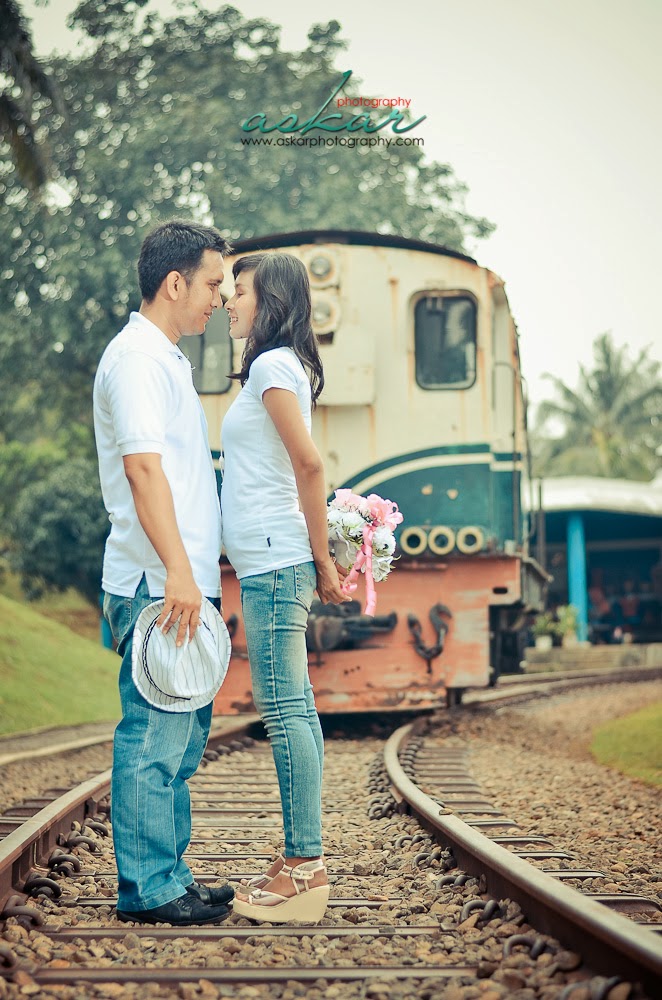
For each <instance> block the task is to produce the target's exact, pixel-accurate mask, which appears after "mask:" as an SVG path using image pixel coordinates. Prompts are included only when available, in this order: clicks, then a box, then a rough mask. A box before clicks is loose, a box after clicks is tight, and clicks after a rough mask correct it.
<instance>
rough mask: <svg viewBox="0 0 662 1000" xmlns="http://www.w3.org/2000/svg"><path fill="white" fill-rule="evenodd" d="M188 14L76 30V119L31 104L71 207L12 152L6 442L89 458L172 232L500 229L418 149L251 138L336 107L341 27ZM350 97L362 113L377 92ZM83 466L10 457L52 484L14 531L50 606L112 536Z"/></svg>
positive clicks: (102, 9) (76, 20)
mask: <svg viewBox="0 0 662 1000" xmlns="http://www.w3.org/2000/svg"><path fill="white" fill-rule="evenodd" d="M4 2H5V6H7V4H9V5H11V3H12V0H4ZM2 4H3V0H0V5H2ZM14 7H15V4H14ZM182 7H183V4H179V5H177V8H178V11H179V15H178V16H177V17H174V18H172V19H171V20H162V19H161V18H160V17H159V16H158V15H157V14H155V13H153V12H152V11H151V10H150V0H83V2H82V3H80V4H79V6H78V8H77V9H76V11H75V12H74V14H73V15H72V16H71V19H70V24H71V25H72V26H73V27H76V28H78V29H80V30H81V31H82V32H83V33H84V34H85V36H86V42H85V44H84V45H83V46H82V47H81V49H80V52H79V53H77V54H76V55H75V56H72V57H66V58H65V57H58V58H55V59H53V60H52V61H51V62H50V63H49V64H48V66H47V69H48V72H49V74H50V78H51V79H53V80H54V81H55V83H56V84H57V86H58V89H59V92H60V93H61V94H62V100H63V103H64V105H65V107H66V110H67V114H66V116H65V115H54V114H53V107H52V101H51V96H49V93H50V92H48V91H46V89H45V86H46V85H45V83H44V84H43V85H42V87H41V89H40V90H39V92H38V94H37V95H36V97H35V100H34V102H33V104H32V107H31V113H32V115H33V116H34V118H35V120H37V121H38V122H39V123H40V127H41V126H43V125H44V123H45V122H48V129H49V144H50V147H51V149H52V159H53V162H54V163H56V164H57V165H58V169H59V170H60V175H59V177H58V178H56V179H57V180H58V181H59V184H60V187H61V190H62V197H61V199H60V200H59V201H56V200H55V198H54V197H52V196H51V194H50V192H49V194H47V195H45V196H44V197H42V198H39V199H36V198H34V197H33V196H32V195H31V192H30V188H29V185H28V182H27V180H26V178H23V179H21V177H19V176H17V171H16V167H15V164H14V161H13V156H12V155H11V150H10V148H9V146H8V145H7V143H4V144H2V143H0V246H2V248H3V263H2V265H0V278H1V279H2V280H0V444H2V443H3V441H4V443H5V444H10V443H11V442H13V441H19V442H21V443H22V445H25V446H28V445H29V444H30V442H32V441H35V440H40V439H43V438H46V439H52V440H59V441H62V440H64V438H66V437H67V435H68V434H70V429H71V428H80V429H81V432H80V440H79V442H78V446H79V447H78V451H76V452H74V454H78V455H85V454H86V453H87V449H88V448H90V447H91V446H92V430H91V427H92V405H91V403H92V383H93V378H94V374H95V371H96V367H97V363H98V360H99V357H100V356H101V353H102V351H103V348H104V347H105V345H106V344H107V343H108V341H109V340H110V339H111V338H112V337H113V336H114V335H115V334H116V333H117V331H118V330H119V329H120V327H121V326H122V325H123V324H124V322H125V320H126V318H127V314H128V311H129V309H130V308H131V307H134V308H135V307H137V305H138V303H139V295H138V289H137V280H136V274H135V263H136V260H137V257H138V252H139V248H140V244H141V242H142V239H143V237H144V235H145V233H146V232H147V231H148V230H149V229H150V228H152V227H153V226H154V225H156V224H158V223H159V222H161V221H163V220H164V219H167V218H172V217H173V216H174V215H178V216H188V217H192V218H195V219H198V220H200V221H204V222H213V223H215V224H216V225H217V226H218V227H219V228H220V229H221V230H222V231H223V233H224V235H225V236H226V237H228V238H230V239H237V238H240V237H250V236H253V235H256V234H267V233H272V232H280V231H291V230H294V229H306V228H311V229H313V228H348V229H366V230H374V231H378V232H394V233H399V234H402V235H404V236H411V237H417V238H421V239H427V240H430V241H433V242H438V243H443V244H446V245H447V246H448V247H451V248H454V249H457V250H465V249H466V244H467V242H468V241H472V240H475V239H479V238H481V237H483V236H486V235H488V234H489V233H490V232H491V230H492V228H493V227H492V225H491V223H489V222H488V221H487V220H485V219H481V218H475V217H473V216H471V215H469V214H468V213H466V212H465V210H464V194H465V188H464V186H463V185H462V184H461V183H460V182H459V181H458V180H457V179H456V178H455V176H454V174H453V171H452V169H451V167H450V166H448V165H447V164H440V163H427V162H425V161H424V157H423V150H422V149H421V148H420V147H419V146H416V145H402V146H397V147H396V146H391V147H386V146H377V147H374V148H354V149H350V148H343V147H339V146H335V145H334V146H326V145H324V146H322V145H320V146H317V147H306V148H300V147H297V146H285V145H283V146H280V145H272V146H269V147H265V146H256V145H250V144H245V142H244V141H242V140H246V138H247V134H246V133H245V132H243V131H242V129H241V123H242V122H244V121H245V120H246V119H247V118H248V117H249V116H251V115H253V114H256V113H259V112H261V111H264V112H267V113H268V114H269V117H270V119H271V118H272V116H278V115H280V114H282V115H286V114H289V113H291V112H293V111H296V112H297V113H298V114H299V115H308V114H314V112H315V111H317V110H318V109H319V108H320V107H321V106H322V104H323V103H324V102H325V101H326V100H327V98H328V97H329V95H330V94H331V93H332V91H333V89H334V88H335V87H336V86H337V84H338V82H339V80H340V79H341V76H342V72H343V71H344V70H346V69H347V68H348V67H347V66H346V65H344V64H342V65H341V66H340V68H339V67H338V62H339V60H340V58H341V53H342V52H343V50H344V48H345V43H344V41H343V40H342V37H341V34H340V25H339V24H338V22H337V21H330V22H329V23H328V24H322V25H313V27H312V28H311V29H310V31H309V33H308V42H307V46H306V48H305V49H303V50H302V51H300V52H285V51H283V50H282V49H281V48H280V39H279V32H280V29H279V28H278V26H277V25H275V24H273V23H272V22H271V21H268V20H266V19H264V18H255V19H246V18H244V17H243V16H242V14H240V12H239V11H238V10H236V9H235V8H234V7H231V6H226V7H223V8H222V9H220V10H216V11H208V10H205V9H202V7H201V6H199V5H198V4H197V3H193V4H190V5H188V9H186V10H184V11H182ZM0 9H3V8H2V7H1V6H0ZM35 88H36V85H35ZM26 93H27V91H26ZM344 93H345V94H346V95H347V96H353V95H354V96H359V95H360V93H361V91H360V86H359V82H358V81H357V80H355V79H352V80H351V81H350V83H349V84H348V85H347V86H346V88H345V91H344ZM433 112H434V108H425V109H421V113H426V114H428V115H432V114H433ZM85 435H86V437H85V438H84V436H85ZM63 436H64V437H63ZM83 438H84V439H83ZM65 451H66V454H67V456H68V457H67V463H68V464H63V465H62V466H60V467H59V468H58V469H57V470H55V471H54V472H52V473H49V474H48V475H45V474H44V472H45V470H43V469H42V470H38V469H36V468H35V465H34V463H32V460H31V453H30V451H29V449H28V450H27V451H25V450H23V451H21V452H20V453H19V452H15V451H10V452H7V455H6V461H7V463H10V464H11V463H14V464H15V463H19V464H20V465H21V469H22V470H23V471H24V472H26V471H27V472H29V473H30V475H32V474H33V471H32V470H34V476H35V479H34V481H32V482H31V484H30V485H28V486H26V488H25V489H24V490H23V492H22V493H21V494H20V496H19V498H18V500H17V503H16V507H15V511H14V516H13V520H12V522H11V523H12V529H11V537H12V539H13V561H14V565H15V566H16V567H17V568H18V569H19V570H20V572H21V573H22V575H23V579H24V581H25V583H26V586H28V588H29V589H30V591H31V592H32V593H36V592H37V591H38V589H39V588H43V587H53V586H54V587H62V586H66V585H68V584H71V585H73V586H76V587H78V589H79V590H81V592H82V593H85V594H86V595H87V596H88V597H90V599H91V600H94V599H95V595H96V592H97V591H98V586H99V569H100V565H101V554H102V547H103V537H104V535H105V529H106V527H107V525H106V520H105V515H103V512H102V508H101V497H100V492H99V487H98V482H97V480H96V473H95V471H94V468H93V466H92V465H91V464H89V463H88V464H87V465H86V464H85V463H84V462H83V464H80V462H79V461H78V459H77V460H76V461H75V462H72V461H70V459H71V454H72V452H71V449H70V448H69V447H68V445H67V446H66V447H65ZM81 461H82V459H81ZM21 463H22V464H21ZM12 467H14V466H12ZM73 470H76V473H75V477H74V478H72V474H73ZM0 471H1V469H0ZM74 486H75V489H74ZM67 490H69V492H67ZM72 491H73V492H72ZM81 498H83V499H81ZM13 506H14V505H13V504H12V507H13ZM86 510H87V513H86ZM74 513H75V515H76V516H75V517H74V516H73V514H74ZM70 515H71V516H70Z"/></svg>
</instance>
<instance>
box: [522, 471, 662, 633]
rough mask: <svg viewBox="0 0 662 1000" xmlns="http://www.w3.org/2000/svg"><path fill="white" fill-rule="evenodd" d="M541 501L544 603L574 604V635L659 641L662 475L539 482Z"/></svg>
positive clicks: (661, 620) (661, 627)
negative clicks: (548, 576) (549, 577)
mask: <svg viewBox="0 0 662 1000" xmlns="http://www.w3.org/2000/svg"><path fill="white" fill-rule="evenodd" d="M542 506H543V510H544V512H545V514H544V532H545V539H544V550H545V564H546V566H545V568H546V569H547V571H548V572H549V573H550V574H551V575H552V576H553V580H552V582H551V583H550V586H549V601H548V603H549V606H550V607H551V608H554V607H555V606H557V605H559V604H574V605H575V607H576V608H577V609H578V611H579V623H580V627H579V635H578V638H579V639H580V640H583V639H587V638H588V639H590V640H591V641H592V642H618V641H622V640H623V639H625V641H632V642H661V641H662V474H658V476H657V477H656V479H655V480H653V482H651V483H641V482H632V481H629V480H624V479H603V478H598V477H589V476H562V477H559V478H554V479H545V480H543V481H542ZM538 541H540V539H539V540H538Z"/></svg>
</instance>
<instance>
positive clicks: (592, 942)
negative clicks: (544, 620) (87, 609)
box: [0, 672, 662, 1000]
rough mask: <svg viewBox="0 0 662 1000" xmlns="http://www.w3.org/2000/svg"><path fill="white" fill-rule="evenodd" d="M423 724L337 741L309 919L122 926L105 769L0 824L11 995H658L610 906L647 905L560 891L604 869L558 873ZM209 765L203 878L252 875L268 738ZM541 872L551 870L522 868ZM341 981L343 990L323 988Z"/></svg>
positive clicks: (646, 958)
mask: <svg viewBox="0 0 662 1000" xmlns="http://www.w3.org/2000/svg"><path fill="white" fill-rule="evenodd" d="M647 676H650V673H649V672H647ZM612 679H613V678H612ZM427 725H428V723H427V720H425V719H422V720H419V721H417V722H415V723H411V724H409V725H407V726H405V727H401V728H400V729H399V730H397V731H396V732H395V733H394V734H393V735H392V736H391V738H390V739H389V741H388V743H387V744H386V747H385V748H379V749H378V745H377V741H372V744H371V745H364V744H365V741H363V742H362V743H358V742H357V741H352V740H345V741H343V740H339V741H329V744H328V746H329V751H330V752H329V755H328V762H329V763H328V768H327V774H330V778H331V793H330V794H327V796H326V808H327V825H331V826H332V833H331V836H330V838H329V837H327V841H328V843H329V854H328V860H329V871H330V881H331V882H332V899H331V904H330V907H329V910H328V911H327V916H326V917H325V918H324V921H323V922H322V923H321V924H319V925H316V926H304V925H292V926H278V927H270V926H268V925H259V926H256V925H253V924H250V923H249V922H248V921H245V920H240V919H238V918H236V917H232V918H230V920H228V921H227V922H226V923H224V924H220V925H218V926H214V927H201V928H190V929H186V931H183V930H182V929H181V928H177V929H173V928H169V927H142V926H137V925H136V926H131V925H127V924H119V923H118V922H117V921H116V919H115V918H114V916H113V909H114V900H115V893H116V875H115V871H114V860H113V855H112V849H111V847H110V839H109V837H108V835H107V834H108V832H109V823H108V815H107V806H108V802H107V796H108V791H109V779H110V774H109V772H104V773H103V774H100V775H97V776H95V777H93V778H91V779H89V780H88V781H87V782H85V783H84V784H83V785H81V786H79V787H78V788H77V789H72V790H70V791H67V792H64V793H63V794H62V795H59V796H58V797H55V796H56V795H57V790H54V791H53V792H52V793H51V795H50V797H51V798H52V801H48V802H46V801H43V802H42V801H39V800H34V801H33V802H32V803H26V804H25V805H24V806H23V807H17V808H16V810H15V815H14V817H13V819H12V818H11V817H10V818H9V821H8V820H7V817H3V818H2V819H0V836H2V835H4V840H2V841H0V906H1V907H2V916H1V917H0V919H2V920H4V921H5V931H4V940H3V942H2V943H1V944H0V963H4V969H3V970H2V974H3V975H4V977H5V978H6V979H7V981H8V989H9V990H10V991H11V990H12V989H14V990H17V991H19V990H20V991H23V992H25V991H26V990H27V992H28V993H29V992H31V991H32V992H35V991H42V990H46V991H47V990H48V987H49V986H51V985H58V986H60V987H62V986H63V985H67V984H85V983H87V984H90V987H91V985H92V984H95V988H100V987H101V985H102V984H104V983H106V984H114V985H115V987H117V985H118V984H119V985H120V986H122V985H125V984H127V983H136V984H147V983H150V984H158V986H159V988H160V989H165V990H168V989H173V990H176V989H177V988H179V987H181V985H182V984H191V988H194V987H195V984H197V986H198V989H200V990H202V991H203V995H204V990H205V989H206V990H207V991H208V995H209V996H212V995H217V994H216V993H213V994H212V993H211V992H209V991H210V990H211V989H213V985H212V984H222V983H243V984H247V983H258V984H259V983H265V984H268V983H278V982H281V983H290V984H291V983H293V982H294V983H297V982H298V983H308V984H310V986H309V989H310V990H311V991H312V992H311V994H310V995H311V996H314V992H315V990H317V991H320V992H319V996H320V997H321V996H324V995H329V996H333V995H336V996H343V997H350V996H354V995H356V996H357V997H358V996H363V995H365V994H364V993H361V992H356V993H354V992H352V990H359V991H360V990H361V989H364V988H365V986H366V983H369V982H373V985H372V986H371V987H370V989H371V992H370V996H371V997H375V998H379V996H380V993H379V989H380V984H383V986H384V994H383V995H384V996H387V994H388V996H398V995H400V994H398V992H397V991H398V990H401V991H403V992H402V993H401V995H402V997H409V996H415V995H416V993H415V992H413V991H415V990H416V989H420V988H421V984H422V983H425V982H430V981H431V980H432V981H441V982H446V981H456V982H457V983H458V984H460V985H462V984H464V985H467V984H475V983H476V982H477V981H478V980H480V979H481V978H486V979H490V980H492V982H493V984H494V990H493V991H492V992H493V993H494V995H496V996H507V995H508V992H509V991H510V992H514V991H515V990H516V989H519V988H523V987H525V986H534V987H535V989H536V991H537V993H536V995H540V996H544V997H545V998H547V997H550V998H551V997H556V996H558V997H559V998H561V997H564V998H565V997H572V993H573V992H575V991H576V990H578V989H580V988H589V989H590V991H591V992H590V994H585V995H590V997H591V1000H593V998H594V997H595V998H602V997H607V996H609V997H610V1000H613V997H615V996H618V997H619V998H622V997H626V996H629V995H632V996H633V997H634V996H642V995H643V993H642V988H643V990H645V991H646V992H647V994H648V995H649V996H650V997H654V996H656V995H657V989H658V987H659V983H660V981H662V941H661V940H660V938H659V937H658V936H657V935H656V934H655V933H654V932H653V930H651V929H650V927H645V926H640V925H639V924H635V923H633V922H632V921H629V920H627V919H626V918H625V917H623V916H621V915H619V914H617V913H614V912H612V911H611V910H610V909H608V908H607V906H606V905H605V904H611V905H615V904H616V905H620V906H623V907H626V908H628V907H629V908H630V909H631V910H633V911H634V914H635V916H637V915H639V914H640V913H641V912H642V910H644V909H645V908H646V907H649V906H651V905H653V904H652V903H651V902H650V901H649V900H642V899H641V898H639V897H637V898H632V897H628V896H621V897H619V899H620V903H619V902H618V901H617V900H615V899H603V900H602V901H601V902H599V901H598V900H597V899H595V898H590V897H587V896H586V895H580V893H579V892H578V891H577V889H574V888H570V887H568V885H567V884H566V883H567V880H568V879H572V881H574V882H576V883H584V884H586V885H590V881H591V879H593V878H599V877H600V876H601V874H602V873H600V872H589V871H583V870H575V871H574V872H573V873H572V875H569V874H568V872H569V871H572V869H569V868H568V867H563V868H561V866H560V863H559V861H560V859H559V854H560V853H561V852H556V851H555V850H554V848H553V845H550V844H549V842H548V841H546V839H545V838H543V837H540V836H536V835H533V834H530V833H528V832H526V831H520V830H517V829H516V823H515V822H514V820H512V819H511V818H509V817H506V816H504V815H503V813H500V812H499V810H497V809H496V808H495V807H494V806H493V805H492V804H491V802H490V801H489V800H488V799H486V798H485V797H484V796H483V794H482V792H481V791H480V788H479V787H478V786H477V785H476V783H475V781H474V779H473V778H472V777H471V776H470V774H468V773H467V771H466V766H465V761H464V759H463V758H464V753H463V751H462V748H458V747H448V746H444V744H443V743H441V742H440V741H439V739H438V738H436V737H435V735H434V733H427V732H426V727H427ZM377 750H378V752H376V751H377ZM206 757H207V765H206V767H204V768H203V769H201V770H200V771H199V772H198V774H197V775H196V776H195V778H194V779H193V780H192V781H191V783H190V784H191V789H192V798H193V804H194V839H193V842H192V844H191V849H190V858H191V865H192V866H195V867H194V870H195V871H196V878H197V879H198V880H199V881H208V882H213V881H215V880H216V879H217V878H218V877H219V874H220V876H221V877H224V878H231V879H236V880H238V879H240V878H242V877H245V876H247V875H252V874H256V873H257V872H259V871H260V870H262V869H263V868H264V867H265V866H266V864H268V862H269V860H270V859H271V857H272V851H273V845H274V843H276V842H277V839H278V836H279V826H280V815H279V804H278V798H277V795H276V793H275V789H276V784H275V771H274V769H273V765H272V762H271V757H270V753H269V749H268V746H267V745H266V744H264V743H255V742H254V741H252V740H251V739H250V737H248V736H247V735H245V734H242V733H241V732H240V731H238V730H237V731H235V732H232V733H225V734H218V735H217V736H216V737H215V738H214V740H213V741H211V742H210V745H209V747H208V750H207V755H206ZM366 783H367V788H366ZM237 789H241V790H242V797H241V801H237ZM21 809H22V810H23V815H21ZM35 810H37V811H36V812H35ZM31 811H32V813H34V814H33V815H31V816H27V817H26V816H25V813H29V812H31ZM366 816H367V817H368V819H366ZM334 817H336V826H335V827H333V818H334ZM3 824H4V825H3ZM19 824H20V825H19ZM334 830H335V832H334ZM373 831H374V832H373ZM478 831H480V832H478ZM486 833H487V834H489V835H490V837H491V839H488V837H487V836H485V834H486ZM366 842H367V846H366ZM541 864H542V865H544V866H545V867H548V868H550V869H551V870H550V871H546V872H545V871H540V870H539V869H538V868H535V867H533V866H534V865H541ZM563 864H564V866H567V864H568V857H567V855H566V857H565V858H563ZM603 895H604V894H603ZM30 896H32V897H33V898H29V897H30ZM490 897H491V898H490ZM534 927H535V930H534ZM26 928H27V930H26ZM556 938H559V939H560V940H561V941H562V942H563V944H559V943H558V941H557V940H555V939H556ZM580 956H581V957H580ZM589 969H590V970H591V972H589V971H588V970H589ZM592 973H595V974H596V976H594V977H592V978H591V975H592ZM587 977H588V980H587ZM621 980H627V981H631V982H632V983H638V984H640V986H634V987H632V988H631V989H630V988H629V987H628V985H627V982H621ZM201 983H202V985H200V984H201ZM338 983H343V984H344V985H343V987H342V993H335V994H334V993H333V989H334V987H335V988H336V989H337V988H338V987H337V984H338ZM389 983H390V985H388V984H389ZM587 983H588V986H587ZM205 984H209V985H208V986H205ZM352 984H355V985H354V986H352ZM490 985H492V984H490ZM81 988H84V987H81V986H79V987H78V989H79V991H80V989H81ZM616 989H619V990H620V993H618V994H612V993H610V991H613V990H616ZM329 991H331V992H329ZM504 991H505V992H504ZM488 992H489V991H488ZM9 995H10V996H11V995H12V994H11V992H10V993H9ZM18 995H19V993H18V992H16V996H18ZM77 995H81V994H80V992H79V993H78V994H77ZM83 995H85V994H83ZM90 995H92V994H90ZM94 995H98V994H94ZM109 995H110V994H109ZM159 995H160V996H166V995H169V994H167V993H160V994H159ZM172 995H173V996H174V995H175V993H173V994H172ZM195 995H197V994H195ZM266 995H267V994H265V996H266ZM578 995H579V994H578ZM72 996H73V994H72Z"/></svg>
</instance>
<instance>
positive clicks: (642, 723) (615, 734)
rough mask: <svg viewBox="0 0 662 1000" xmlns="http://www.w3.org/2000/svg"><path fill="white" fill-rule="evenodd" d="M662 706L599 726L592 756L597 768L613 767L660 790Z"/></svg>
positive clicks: (656, 705)
mask: <svg viewBox="0 0 662 1000" xmlns="http://www.w3.org/2000/svg"><path fill="white" fill-rule="evenodd" d="M660 734H662V702H655V703H654V704H652V705H647V706H646V708H642V709H641V710H640V711H638V712H634V713H633V714H632V715H624V716H621V718H619V719H612V721H611V722H608V723H606V724H605V725H604V726H600V727H599V728H598V729H596V730H595V732H594V733H593V740H592V743H591V753H592V754H593V756H594V757H595V759H596V760H597V761H599V763H600V764H605V765H606V766H607V767H613V768H614V769H615V770H617V771H621V772H622V773H623V774H627V775H629V777H631V778H639V780H640V781H645V782H646V783H647V784H649V785H660V786H662V736H661V735H660Z"/></svg>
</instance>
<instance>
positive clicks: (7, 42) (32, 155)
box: [0, 0, 60, 191]
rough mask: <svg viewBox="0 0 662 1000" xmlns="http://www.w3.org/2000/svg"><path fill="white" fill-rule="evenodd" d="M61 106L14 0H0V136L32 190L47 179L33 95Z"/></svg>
mask: <svg viewBox="0 0 662 1000" xmlns="http://www.w3.org/2000/svg"><path fill="white" fill-rule="evenodd" d="M36 94H40V95H41V97H45V98H48V99H49V100H50V101H51V103H52V104H53V106H54V107H55V108H57V109H58V110H59V109H60V101H59V97H58V92H57V87H56V85H55V84H54V82H53V81H52V80H51V79H50V78H49V77H48V76H47V74H46V73H45V72H44V70H43V69H42V67H41V66H40V64H39V62H38V61H37V59H36V58H35V56H34V54H33V51H32V38H31V36H30V32H29V30H28V27H27V25H26V22H25V19H24V16H23V14H22V12H21V10H20V8H19V6H18V4H17V3H16V2H15V0H0V136H1V137H2V138H3V139H4V141H5V142H7V143H8V145H9V146H10V148H11V151H12V153H13V156H14V162H15V164H16V170H17V172H18V175H19V177H20V179H21V181H22V182H23V183H24V184H25V185H26V187H29V188H30V189H31V190H32V191H36V190H37V189H38V188H40V187H41V186H42V185H43V184H44V183H45V181H46V180H47V179H48V173H49V161H48V155H47V153H46V151H45V149H44V147H43V146H42V145H40V144H39V143H38V142H37V140H36V137H35V129H34V126H33V122H32V109H33V105H34V99H35V95H36Z"/></svg>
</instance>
